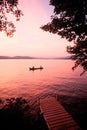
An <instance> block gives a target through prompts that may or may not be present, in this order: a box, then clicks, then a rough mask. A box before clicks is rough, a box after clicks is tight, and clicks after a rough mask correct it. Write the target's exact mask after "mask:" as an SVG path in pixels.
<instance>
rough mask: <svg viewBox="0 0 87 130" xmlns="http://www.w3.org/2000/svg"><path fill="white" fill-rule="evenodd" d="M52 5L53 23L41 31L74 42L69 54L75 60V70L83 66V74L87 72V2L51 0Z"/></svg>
mask: <svg viewBox="0 0 87 130" xmlns="http://www.w3.org/2000/svg"><path fill="white" fill-rule="evenodd" d="M50 5H52V6H54V12H53V15H52V16H51V21H50V22H49V23H47V24H46V25H43V26H41V29H43V30H45V31H49V32H50V33H54V34H58V35H60V36H61V37H62V38H66V39H67V40H68V41H69V42H71V41H73V42H74V46H73V47H72V46H68V47H67V52H69V53H70V54H72V59H73V60H75V66H74V67H73V69H75V68H76V67H77V66H82V67H83V72H82V74H83V73H84V72H85V71H87V0H50Z"/></svg>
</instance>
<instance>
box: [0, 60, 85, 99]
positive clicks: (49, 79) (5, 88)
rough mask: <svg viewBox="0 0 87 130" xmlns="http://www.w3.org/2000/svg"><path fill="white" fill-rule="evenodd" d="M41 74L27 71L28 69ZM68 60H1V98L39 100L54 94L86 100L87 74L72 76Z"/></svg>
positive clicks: (78, 70) (73, 74)
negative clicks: (40, 68)
mask: <svg viewBox="0 0 87 130" xmlns="http://www.w3.org/2000/svg"><path fill="white" fill-rule="evenodd" d="M33 65H34V66H35V67H39V66H40V65H42V66H43V67H44V69H43V70H35V71H29V67H32V66H33ZM73 65H74V63H73V62H72V61H71V60H0V97H1V98H5V97H6V98H7V97H12V96H14V97H18V96H22V97H26V98H28V97H32V98H36V97H38V96H39V97H42V96H49V95H54V94H59V95H68V96H76V97H83V98H84V97H85V98H87V74H84V75H83V76H80V73H81V72H82V70H81V68H78V69H77V70H75V71H74V72H73V71H72V69H71V68H72V66H73Z"/></svg>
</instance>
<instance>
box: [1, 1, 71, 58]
mask: <svg viewBox="0 0 87 130" xmlns="http://www.w3.org/2000/svg"><path fill="white" fill-rule="evenodd" d="M19 8H20V9H21V10H22V12H23V14H24V16H22V17H21V20H20V21H18V22H15V18H14V19H13V16H12V20H14V22H15V26H16V32H15V33H14V36H13V37H12V38H9V37H7V36H6V35H5V34H4V33H0V55H5V56H6V55H7V56H15V55H20V56H37V57H38V56H39V57H59V56H67V55H69V54H68V53H67V52H66V46H67V45H69V44H70V43H69V42H67V40H66V39H61V37H60V36H58V35H56V34H55V35H54V34H51V33H49V32H45V31H43V30H41V29H40V27H41V26H42V25H44V24H46V23H48V22H49V21H50V16H51V15H52V12H53V7H52V6H49V0H20V1H19Z"/></svg>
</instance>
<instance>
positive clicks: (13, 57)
mask: <svg viewBox="0 0 87 130" xmlns="http://www.w3.org/2000/svg"><path fill="white" fill-rule="evenodd" d="M0 59H54V60H57V59H71V57H70V56H66V57H31V56H0Z"/></svg>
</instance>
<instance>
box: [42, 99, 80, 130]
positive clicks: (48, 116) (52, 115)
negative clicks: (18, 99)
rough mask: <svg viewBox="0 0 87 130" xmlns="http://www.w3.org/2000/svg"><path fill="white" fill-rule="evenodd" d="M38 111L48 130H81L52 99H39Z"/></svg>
mask: <svg viewBox="0 0 87 130" xmlns="http://www.w3.org/2000/svg"><path fill="white" fill-rule="evenodd" d="M40 110H41V113H42V114H43V116H44V119H45V121H46V124H47V126H48V129H49V130H81V128H80V127H79V126H78V125H77V123H76V122H75V121H74V120H73V118H72V117H71V115H69V113H68V112H67V111H66V110H65V109H64V107H63V106H62V105H61V104H60V103H59V102H58V101H57V100H56V98H54V97H49V98H44V99H40Z"/></svg>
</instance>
